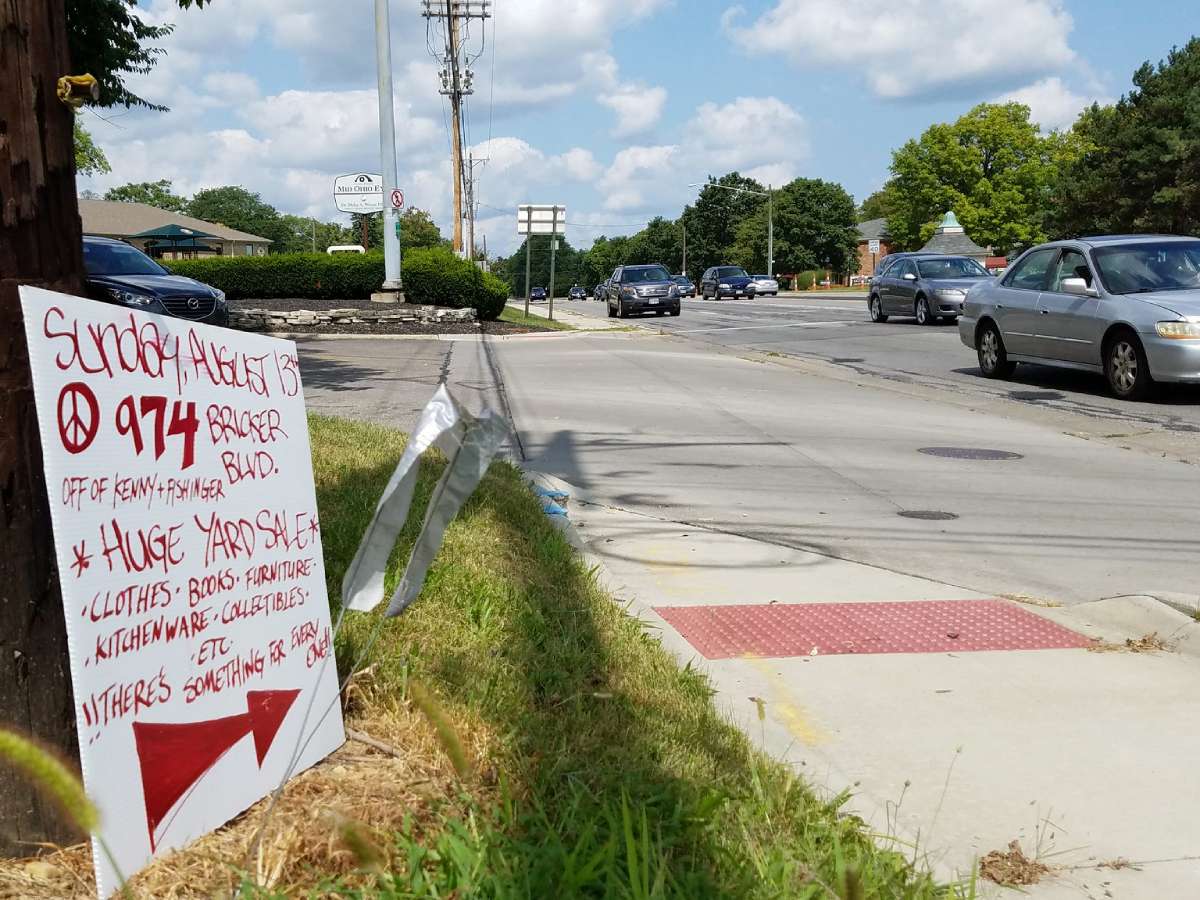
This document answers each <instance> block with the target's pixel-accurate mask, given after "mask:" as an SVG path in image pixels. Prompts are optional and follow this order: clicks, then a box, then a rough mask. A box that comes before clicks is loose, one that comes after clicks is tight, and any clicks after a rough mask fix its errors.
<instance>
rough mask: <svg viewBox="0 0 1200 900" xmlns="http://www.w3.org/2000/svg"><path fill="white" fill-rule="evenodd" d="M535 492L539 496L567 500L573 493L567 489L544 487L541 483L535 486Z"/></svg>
mask: <svg viewBox="0 0 1200 900" xmlns="http://www.w3.org/2000/svg"><path fill="white" fill-rule="evenodd" d="M533 492H534V493H535V494H537V495H538V496H539V497H549V498H550V499H551V500H560V501H561V500H566V499H567V498H568V497H570V496H571V495H570V494H568V493H567V492H566V491H555V490H551V489H550V488H544V487H541V486H539V485H534V486H533Z"/></svg>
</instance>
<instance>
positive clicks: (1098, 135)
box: [1051, 38, 1200, 236]
mask: <svg viewBox="0 0 1200 900" xmlns="http://www.w3.org/2000/svg"><path fill="white" fill-rule="evenodd" d="M1133 84H1134V88H1133V90H1132V91H1130V92H1129V93H1128V94H1126V95H1125V96H1124V97H1122V98H1121V99H1120V100H1119V101H1118V102H1117V103H1116V104H1115V105H1113V106H1098V105H1093V106H1092V107H1091V108H1090V109H1088V110H1086V111H1085V112H1084V114H1083V115H1082V116H1081V117H1080V119H1079V120H1078V121H1077V122H1076V123H1075V127H1074V129H1073V136H1074V137H1075V139H1076V140H1077V142H1078V144H1079V145H1080V147H1081V153H1080V154H1079V155H1078V156H1076V157H1075V158H1074V159H1071V160H1069V161H1068V162H1067V163H1066V164H1065V165H1064V166H1063V167H1062V170H1061V172H1060V177H1059V179H1058V181H1057V183H1056V184H1055V186H1054V202H1053V203H1052V205H1051V208H1052V209H1053V210H1054V214H1053V216H1052V217H1051V220H1052V223H1053V228H1054V232H1055V234H1056V235H1063V236H1065V235H1078V234H1085V233H1092V234H1096V233H1104V232H1108V233H1122V232H1166V233H1172V234H1196V233H1197V232H1200V38H1192V39H1191V40H1190V41H1188V43H1187V44H1186V45H1185V46H1184V47H1183V48H1182V49H1178V48H1176V49H1173V50H1172V51H1171V52H1170V54H1168V56H1167V58H1166V60H1164V61H1162V62H1160V63H1159V64H1158V66H1157V67H1156V66H1152V65H1151V64H1150V63H1149V62H1147V63H1144V64H1143V65H1142V66H1141V67H1140V68H1139V69H1138V70H1137V72H1135V73H1134V76H1133Z"/></svg>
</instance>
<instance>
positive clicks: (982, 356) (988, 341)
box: [976, 322, 1017, 378]
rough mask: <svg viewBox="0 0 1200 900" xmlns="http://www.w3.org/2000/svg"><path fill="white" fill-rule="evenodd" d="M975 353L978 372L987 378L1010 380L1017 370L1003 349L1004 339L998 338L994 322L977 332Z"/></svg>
mask: <svg viewBox="0 0 1200 900" xmlns="http://www.w3.org/2000/svg"><path fill="white" fill-rule="evenodd" d="M976 352H977V354H978V356H979V370H980V371H981V372H983V374H984V376H986V377H987V378H1010V377H1011V376H1012V373H1013V370H1015V369H1016V368H1017V364H1016V363H1015V362H1011V361H1010V360H1009V358H1008V351H1007V350H1005V349H1004V339H1003V338H1001V337H1000V329H999V328H997V327H996V325H995V323H994V322H988V323H987V324H986V325H984V326H983V328H982V329H981V330H980V332H979V339H978V340H977V341H976Z"/></svg>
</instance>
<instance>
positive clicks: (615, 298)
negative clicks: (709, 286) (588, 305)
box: [608, 265, 680, 319]
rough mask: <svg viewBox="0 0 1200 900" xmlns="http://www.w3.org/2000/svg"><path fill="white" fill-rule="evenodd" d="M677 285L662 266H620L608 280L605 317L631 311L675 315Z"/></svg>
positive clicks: (627, 313)
mask: <svg viewBox="0 0 1200 900" xmlns="http://www.w3.org/2000/svg"><path fill="white" fill-rule="evenodd" d="M679 309H680V306H679V285H677V284H676V283H675V282H674V281H673V280H672V279H671V273H670V272H668V271H667V269H666V266H657V265H655V266H620V267H619V268H617V269H616V270H614V271H613V274H612V278H610V279H609V280H608V317H609V318H610V319H611V318H613V317H614V316H616V317H617V318H621V319H623V318H625V317H626V316H628V315H629V314H631V313H636V312H652V313H656V314H657V315H660V316H661V315H663V314H664V313H670V314H671V315H673V316H677V315H679Z"/></svg>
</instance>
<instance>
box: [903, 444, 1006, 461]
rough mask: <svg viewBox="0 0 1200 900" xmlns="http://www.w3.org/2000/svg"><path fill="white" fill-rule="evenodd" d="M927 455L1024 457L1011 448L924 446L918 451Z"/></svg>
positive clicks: (949, 457)
mask: <svg viewBox="0 0 1200 900" xmlns="http://www.w3.org/2000/svg"><path fill="white" fill-rule="evenodd" d="M917 452H918V453H924V454H925V455H926V456H940V457H943V458H944V459H986V460H993V459H1024V458H1025V457H1024V456H1022V455H1021V454H1020V453H1013V452H1012V451H1011V450H987V449H984V448H983V447H922V448H921V449H919V450H918V451H917Z"/></svg>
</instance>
